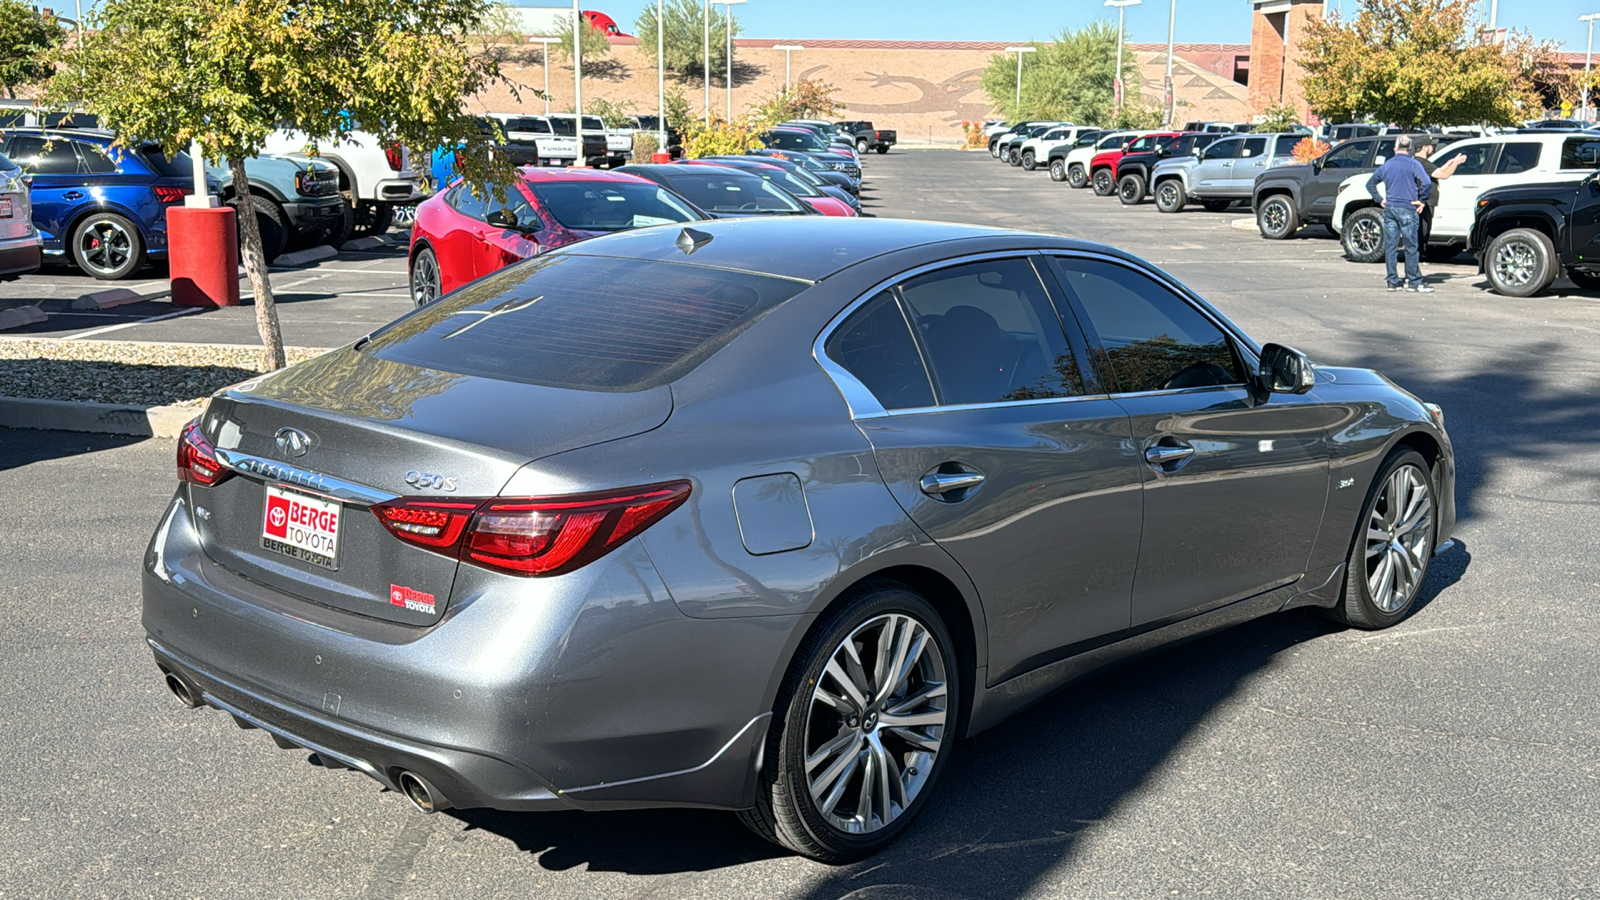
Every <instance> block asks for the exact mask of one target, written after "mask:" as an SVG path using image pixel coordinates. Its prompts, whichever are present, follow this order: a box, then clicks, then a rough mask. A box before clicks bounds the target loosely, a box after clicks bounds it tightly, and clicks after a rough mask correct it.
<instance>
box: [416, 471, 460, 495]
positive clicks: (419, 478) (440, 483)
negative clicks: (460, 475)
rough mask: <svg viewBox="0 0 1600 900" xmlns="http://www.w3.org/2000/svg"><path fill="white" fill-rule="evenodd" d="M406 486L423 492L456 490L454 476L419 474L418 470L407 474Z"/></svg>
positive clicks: (429, 473)
mask: <svg viewBox="0 0 1600 900" xmlns="http://www.w3.org/2000/svg"><path fill="white" fill-rule="evenodd" d="M406 484H409V485H411V486H412V487H414V488H416V489H418V490H422V491H428V490H436V491H453V490H455V489H456V479H455V476H454V475H451V476H445V475H435V474H434V473H432V472H418V471H417V470H416V469H412V470H411V471H409V472H407V473H406Z"/></svg>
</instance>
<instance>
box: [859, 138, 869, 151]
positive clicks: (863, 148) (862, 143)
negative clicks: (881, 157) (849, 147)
mask: <svg viewBox="0 0 1600 900" xmlns="http://www.w3.org/2000/svg"><path fill="white" fill-rule="evenodd" d="M867 147H868V144H867V139H866V138H856V152H857V153H865V152H867Z"/></svg>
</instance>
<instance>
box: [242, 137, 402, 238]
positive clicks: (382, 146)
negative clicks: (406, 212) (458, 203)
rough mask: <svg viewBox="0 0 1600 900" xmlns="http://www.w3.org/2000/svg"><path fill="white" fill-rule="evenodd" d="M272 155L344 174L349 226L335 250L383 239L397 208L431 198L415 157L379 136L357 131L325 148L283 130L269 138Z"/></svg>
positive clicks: (341, 187) (339, 235) (346, 223)
mask: <svg viewBox="0 0 1600 900" xmlns="http://www.w3.org/2000/svg"><path fill="white" fill-rule="evenodd" d="M263 149H264V151H265V152H267V153H277V154H283V155H291V154H300V153H305V154H308V155H314V156H316V157H317V158H319V159H322V160H324V161H326V162H328V163H331V164H332V165H333V167H334V168H336V169H338V170H339V192H340V193H341V194H343V195H344V201H345V208H344V221H343V223H342V226H341V227H340V229H339V231H340V232H341V233H337V234H334V235H332V236H331V240H330V241H329V242H330V243H332V244H333V245H334V246H338V245H339V244H342V243H344V241H346V240H348V239H349V238H350V237H352V236H361V235H368V234H382V233H384V232H385V231H388V230H389V225H390V224H391V223H392V222H393V221H394V208H395V207H396V206H398V205H402V204H410V203H420V202H422V201H423V200H426V199H427V198H428V190H427V188H426V187H425V186H424V184H425V182H424V181H423V175H424V173H423V172H421V171H419V170H418V169H417V168H416V167H415V166H413V165H412V160H411V153H410V151H408V150H407V149H406V148H405V147H402V146H400V145H399V144H397V143H382V142H380V141H379V140H378V138H377V136H376V135H373V134H371V133H369V132H365V131H352V132H350V133H349V134H347V135H345V136H344V138H343V139H342V140H340V141H339V142H338V143H337V144H328V145H325V146H324V145H320V144H318V143H317V142H315V141H311V140H309V139H307V137H306V136H305V135H304V134H301V133H300V132H296V131H289V130H287V129H279V130H277V131H275V132H273V133H272V134H270V135H268V136H267V144H266V147H264V148H263Z"/></svg>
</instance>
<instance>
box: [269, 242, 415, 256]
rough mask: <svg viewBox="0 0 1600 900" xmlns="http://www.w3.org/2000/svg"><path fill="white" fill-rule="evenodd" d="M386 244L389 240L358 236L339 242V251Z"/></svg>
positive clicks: (370, 247) (363, 248)
mask: <svg viewBox="0 0 1600 900" xmlns="http://www.w3.org/2000/svg"><path fill="white" fill-rule="evenodd" d="M387 246H389V242H388V241H387V240H385V239H384V238H381V237H359V238H356V239H355V240H351V241H345V242H344V243H342V244H340V245H339V252H340V253H348V252H351V251H355V250H375V249H377V248H379V247H387ZM278 258H279V259H282V258H283V257H281V256H280V257H278Z"/></svg>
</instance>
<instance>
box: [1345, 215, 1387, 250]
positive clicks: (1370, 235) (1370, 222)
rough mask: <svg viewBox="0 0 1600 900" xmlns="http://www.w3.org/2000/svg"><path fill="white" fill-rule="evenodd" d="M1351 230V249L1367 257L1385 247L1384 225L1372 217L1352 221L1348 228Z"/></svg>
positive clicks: (1361, 217) (1362, 217)
mask: <svg viewBox="0 0 1600 900" xmlns="http://www.w3.org/2000/svg"><path fill="white" fill-rule="evenodd" d="M1346 227H1347V228H1348V229H1349V230H1350V247H1351V249H1353V250H1355V251H1356V252H1357V253H1359V254H1361V255H1362V256H1365V255H1367V254H1369V253H1375V252H1377V250H1378V249H1379V248H1380V247H1381V246H1383V224H1382V223H1381V222H1379V221H1378V220H1377V219H1374V218H1372V217H1370V216H1360V217H1357V218H1355V219H1352V220H1351V222H1350V224H1349V225H1348V226H1346Z"/></svg>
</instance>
